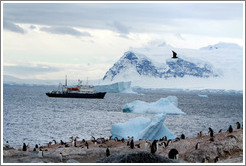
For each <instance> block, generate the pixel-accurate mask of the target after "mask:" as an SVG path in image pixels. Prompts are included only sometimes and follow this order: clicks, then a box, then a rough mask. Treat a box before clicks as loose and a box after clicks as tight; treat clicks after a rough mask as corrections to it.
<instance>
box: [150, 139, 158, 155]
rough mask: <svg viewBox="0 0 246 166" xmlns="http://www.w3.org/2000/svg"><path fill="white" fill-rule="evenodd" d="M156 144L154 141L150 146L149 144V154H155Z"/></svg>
mask: <svg viewBox="0 0 246 166" xmlns="http://www.w3.org/2000/svg"><path fill="white" fill-rule="evenodd" d="M156 143H157V140H154V141H153V142H152V144H151V150H150V152H151V153H152V154H155V152H156V151H157V145H156Z"/></svg>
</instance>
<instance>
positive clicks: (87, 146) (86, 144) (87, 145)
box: [85, 141, 89, 149]
mask: <svg viewBox="0 0 246 166" xmlns="http://www.w3.org/2000/svg"><path fill="white" fill-rule="evenodd" d="M85 146H86V148H87V149H89V144H88V142H87V141H86V142H85Z"/></svg>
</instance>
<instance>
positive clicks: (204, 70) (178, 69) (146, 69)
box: [103, 51, 219, 81]
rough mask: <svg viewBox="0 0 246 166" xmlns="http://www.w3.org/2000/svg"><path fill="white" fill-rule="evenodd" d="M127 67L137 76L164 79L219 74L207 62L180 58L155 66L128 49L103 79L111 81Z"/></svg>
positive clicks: (204, 76) (147, 59)
mask: <svg viewBox="0 0 246 166" xmlns="http://www.w3.org/2000/svg"><path fill="white" fill-rule="evenodd" d="M128 68H131V69H133V70H134V69H135V70H136V72H137V73H138V74H139V76H149V77H156V78H164V79H168V78H170V77H174V78H176V77H184V76H194V77H203V78H208V77H218V76H219V75H218V74H217V73H216V72H215V71H214V69H213V67H212V66H211V65H210V64H208V63H202V64H201V63H200V64H196V63H193V62H190V61H187V60H184V59H182V58H178V59H171V58H170V59H167V60H166V63H165V64H163V65H162V66H159V65H158V66H155V65H154V63H153V62H152V61H151V60H150V59H149V58H147V57H145V56H140V55H137V54H136V53H134V52H132V51H128V52H126V53H125V54H124V55H123V56H122V57H121V58H120V60H118V61H117V62H116V63H115V64H114V65H113V67H111V68H110V69H109V70H108V71H107V72H106V74H105V76H104V77H103V80H110V81H113V80H114V78H115V77H117V76H118V75H121V74H124V72H125V71H126V70H127V69H128Z"/></svg>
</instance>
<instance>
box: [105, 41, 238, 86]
mask: <svg viewBox="0 0 246 166" xmlns="http://www.w3.org/2000/svg"><path fill="white" fill-rule="evenodd" d="M171 50H174V51H175V52H177V53H178V57H179V58H178V59H172V58H171V57H172V52H171ZM103 80H104V82H105V83H112V82H119V81H131V82H132V86H140V87H144V88H179V89H180V88H181V89H226V90H229V89H233V90H242V89H243V49H242V47H240V46H238V45H236V44H232V43H218V44H216V45H213V46H212V45H210V46H207V47H203V48H201V49H197V50H194V49H178V48H173V47H171V46H169V45H164V46H161V47H160V46H156V47H153V46H152V47H151V48H150V47H145V48H135V49H132V50H131V51H128V52H126V53H125V54H124V55H123V56H122V57H121V58H120V59H119V61H117V62H116V63H115V64H114V65H113V66H112V67H111V68H110V69H109V70H108V71H107V72H106V74H105V76H104V78H103Z"/></svg>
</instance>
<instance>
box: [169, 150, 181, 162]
mask: <svg viewBox="0 0 246 166" xmlns="http://www.w3.org/2000/svg"><path fill="white" fill-rule="evenodd" d="M178 155H179V152H178V150H177V149H171V150H170V151H169V153H168V158H170V159H176V160H178V158H179V156H178Z"/></svg>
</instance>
